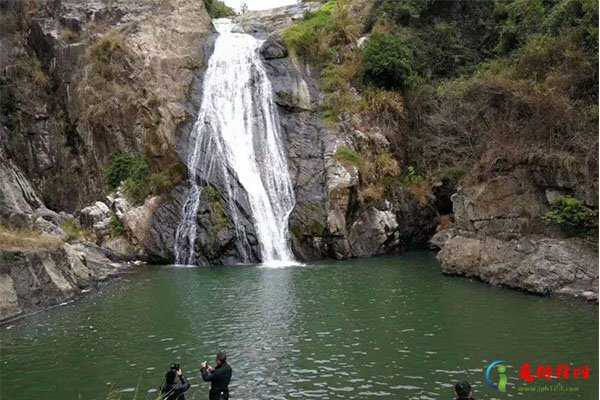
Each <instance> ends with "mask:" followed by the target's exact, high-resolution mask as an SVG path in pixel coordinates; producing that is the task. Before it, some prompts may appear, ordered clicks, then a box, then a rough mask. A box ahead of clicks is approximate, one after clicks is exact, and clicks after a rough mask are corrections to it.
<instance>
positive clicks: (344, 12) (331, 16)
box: [281, 0, 359, 63]
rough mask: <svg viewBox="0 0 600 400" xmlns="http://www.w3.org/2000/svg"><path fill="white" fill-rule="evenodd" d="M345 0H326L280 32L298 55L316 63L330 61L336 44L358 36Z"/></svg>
mask: <svg viewBox="0 0 600 400" xmlns="http://www.w3.org/2000/svg"><path fill="white" fill-rule="evenodd" d="M358 34H359V32H358V25H356V24H355V22H354V20H353V18H352V16H351V14H350V11H349V8H348V3H347V1H346V0H337V1H329V2H327V3H326V4H324V5H323V7H322V8H321V9H320V10H318V11H316V12H314V13H312V12H307V13H306V14H305V15H304V18H303V19H302V20H300V21H297V22H294V23H293V24H292V25H290V26H289V27H288V28H286V29H285V30H284V31H283V32H282V33H281V36H282V38H283V40H284V41H285V42H286V44H287V45H288V47H289V48H290V49H291V50H292V51H293V52H294V53H296V54H297V55H298V56H300V57H302V58H304V59H306V60H309V61H312V62H316V63H325V62H328V61H331V60H332V59H333V58H334V56H335V54H336V49H335V47H336V46H339V45H344V44H348V43H352V42H354V41H355V40H356V39H357V37H358Z"/></svg>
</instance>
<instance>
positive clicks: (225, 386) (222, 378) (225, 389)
mask: <svg viewBox="0 0 600 400" xmlns="http://www.w3.org/2000/svg"><path fill="white" fill-rule="evenodd" d="M215 363H216V364H217V365H216V366H215V368H214V369H213V368H211V367H210V365H208V363H207V362H206V361H204V362H203V363H202V364H200V370H201V371H202V379H203V380H204V381H205V382H210V391H209V392H208V399H209V400H229V382H230V381H231V374H232V371H231V367H230V366H229V364H227V355H226V354H225V353H224V352H222V351H220V352H218V353H217V357H216V358H215Z"/></svg>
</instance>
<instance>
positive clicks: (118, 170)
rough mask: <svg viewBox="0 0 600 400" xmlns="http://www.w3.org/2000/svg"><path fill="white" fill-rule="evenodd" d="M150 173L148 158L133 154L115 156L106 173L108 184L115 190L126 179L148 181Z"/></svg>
mask: <svg viewBox="0 0 600 400" xmlns="http://www.w3.org/2000/svg"><path fill="white" fill-rule="evenodd" d="M149 175H150V167H149V165H148V159H147V158H146V157H143V156H137V155H133V154H118V155H115V156H113V158H112V160H111V162H110V164H109V165H108V168H107V170H106V173H105V177H106V184H107V185H108V188H109V189H111V190H113V189H116V188H117V187H119V185H120V184H121V183H122V182H124V181H128V180H129V181H132V182H134V183H135V182H141V181H146V180H147V178H148V177H149Z"/></svg>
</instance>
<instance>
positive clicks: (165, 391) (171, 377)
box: [160, 369, 190, 400]
mask: <svg viewBox="0 0 600 400" xmlns="http://www.w3.org/2000/svg"><path fill="white" fill-rule="evenodd" d="M177 377H179V380H180V383H175V381H176V380H177ZM189 388H190V382H189V381H188V380H187V378H186V377H185V376H183V373H182V372H181V369H178V370H173V369H172V370H170V371H169V372H167V373H166V374H165V383H163V384H162V385H161V386H160V393H161V395H162V396H161V399H163V400H185V396H184V395H183V393H184V392H185V391H187V390H188V389H189Z"/></svg>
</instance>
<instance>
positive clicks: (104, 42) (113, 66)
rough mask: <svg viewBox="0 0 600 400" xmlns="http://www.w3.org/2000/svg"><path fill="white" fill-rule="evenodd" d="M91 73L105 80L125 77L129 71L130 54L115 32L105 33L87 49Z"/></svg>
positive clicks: (123, 41)
mask: <svg viewBox="0 0 600 400" xmlns="http://www.w3.org/2000/svg"><path fill="white" fill-rule="evenodd" d="M88 58H89V61H90V63H91V65H92V72H94V73H95V74H96V75H99V76H101V77H103V78H104V79H106V80H115V79H116V78H118V77H119V76H125V75H126V74H127V71H129V69H130V63H131V61H130V59H131V52H130V50H129V48H127V46H126V45H125V40H124V39H123V36H121V35H120V34H119V33H118V32H117V31H115V30H112V31H108V32H106V33H105V34H104V35H102V37H100V38H99V39H98V40H96V41H95V42H94V43H93V44H92V45H91V46H90V48H89V51H88Z"/></svg>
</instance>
